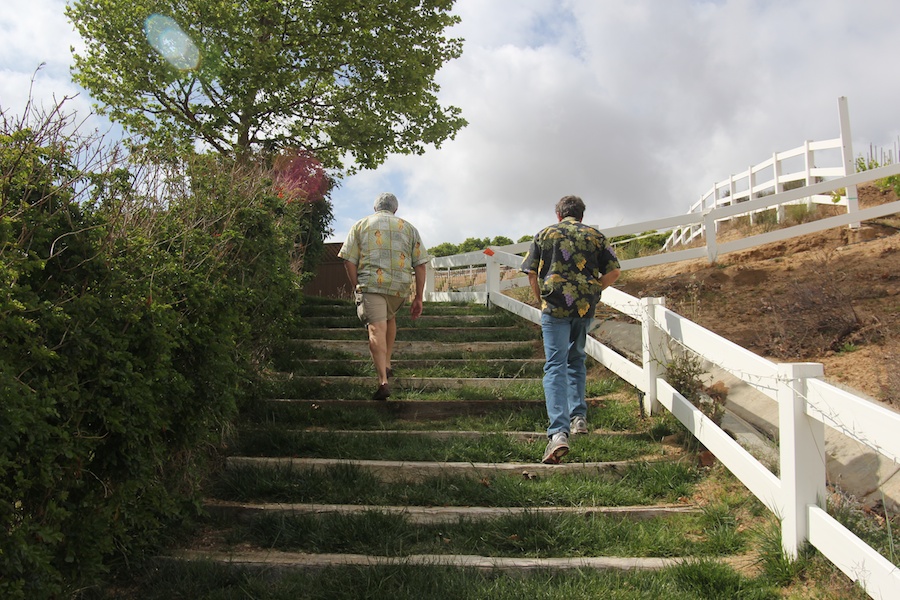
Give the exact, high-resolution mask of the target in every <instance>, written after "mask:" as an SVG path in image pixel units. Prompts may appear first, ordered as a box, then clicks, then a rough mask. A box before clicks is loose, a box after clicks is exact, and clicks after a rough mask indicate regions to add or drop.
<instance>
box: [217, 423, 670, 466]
mask: <svg viewBox="0 0 900 600" xmlns="http://www.w3.org/2000/svg"><path fill="white" fill-rule="evenodd" d="M546 443H547V441H546V439H544V438H541V439H538V440H535V441H530V442H526V441H520V440H516V439H513V438H512V437H510V436H507V435H503V434H501V433H486V434H485V435H483V436H481V437H479V438H476V439H471V438H463V437H457V438H452V439H446V440H444V439H434V438H429V437H422V436H410V435H403V434H378V435H366V434H365V433H364V432H360V433H358V434H354V435H335V434H330V433H328V432H306V431H286V430H284V429H283V428H280V427H266V428H263V429H254V430H243V431H241V432H240V436H239V438H238V439H237V440H236V442H235V443H234V444H233V445H232V446H231V447H230V451H231V453H232V454H237V455H246V456H303V457H306V458H341V459H355V460H362V459H371V460H412V461H437V462H532V461H535V460H536V459H537V458H540V456H541V454H542V453H543V450H544V446H545V445H546ZM569 443H570V445H571V451H570V454H569V460H571V461H574V462H604V461H619V460H633V459H637V458H641V457H647V456H650V455H659V454H660V452H661V448H660V447H659V445H658V444H655V443H654V442H653V441H652V440H650V439H649V438H648V437H646V436H604V435H588V436H573V437H572V439H571V440H570V442H569Z"/></svg>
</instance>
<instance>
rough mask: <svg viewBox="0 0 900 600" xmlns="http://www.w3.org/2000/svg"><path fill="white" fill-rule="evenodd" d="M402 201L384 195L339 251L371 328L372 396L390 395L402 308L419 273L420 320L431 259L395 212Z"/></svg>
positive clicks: (415, 312) (416, 301)
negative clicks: (374, 386)
mask: <svg viewBox="0 0 900 600" xmlns="http://www.w3.org/2000/svg"><path fill="white" fill-rule="evenodd" d="M397 206H398V203H397V197H396V196H394V194H389V193H384V194H381V195H379V196H378V198H376V199H375V206H374V209H375V213H374V214H371V215H369V216H368V217H365V218H363V219H360V220H359V221H357V222H356V223H354V225H353V227H351V228H350V233H349V234H348V235H347V240H346V241H345V242H344V245H343V246H342V247H341V250H340V252H338V256H340V257H341V258H343V259H344V268H345V269H346V271H347V277H348V278H349V279H350V285H352V286H353V288H354V291H355V295H356V312H357V315H358V316H359V319H360V321H362V322H363V324H364V325H365V326H366V329H367V330H368V333H369V352H370V353H371V355H372V362H373V363H374V364H375V373H376V375H377V377H378V389H376V390H375V393H374V394H373V396H372V399H373V400H386V399H387V398H388V397H389V396H390V395H391V388H390V385H389V384H388V377H389V376H391V375H392V374H393V373H392V372H391V353H392V352H393V349H394V340H395V338H396V337H397V319H396V315H397V311H399V310H400V307H402V306H403V303H404V301H405V300H406V299H407V298H409V292H410V286H411V284H412V283H413V278H415V296H414V297H413V300H412V305H411V307H410V315H411V316H412V318H413V319H417V318H419V315H421V314H422V294H423V292H424V290H425V269H426V264H427V263H428V261H429V260H431V258H430V257H429V256H428V251H427V250H426V249H425V246H424V245H423V244H422V238H421V237H420V236H419V232H418V231H417V230H416V228H415V227H413V226H412V224H410V223H409V222H407V221H404V220H403V219H401V218H399V217H397V216H396V215H395V214H394V213H396V212H397Z"/></svg>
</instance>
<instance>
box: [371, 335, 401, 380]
mask: <svg viewBox="0 0 900 600" xmlns="http://www.w3.org/2000/svg"><path fill="white" fill-rule="evenodd" d="M388 330H389V325H388V322H386V321H381V322H379V323H369V352H370V353H371V354H372V362H373V363H374V364H375V374H376V376H377V377H378V383H379V385H383V384H386V383H387V382H388V380H387V365H388V361H389V359H390V354H389V352H388V341H387V338H388ZM394 333H395V334H396V323H395V325H394ZM391 345H393V340H391Z"/></svg>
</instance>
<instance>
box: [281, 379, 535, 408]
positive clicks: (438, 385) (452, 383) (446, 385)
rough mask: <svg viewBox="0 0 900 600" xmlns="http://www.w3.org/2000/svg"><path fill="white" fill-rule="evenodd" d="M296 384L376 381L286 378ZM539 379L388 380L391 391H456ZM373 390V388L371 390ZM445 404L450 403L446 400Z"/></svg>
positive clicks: (368, 381) (368, 382) (366, 382)
mask: <svg viewBox="0 0 900 600" xmlns="http://www.w3.org/2000/svg"><path fill="white" fill-rule="evenodd" d="M288 378H289V379H291V380H292V381H297V382H318V383H321V384H325V385H330V384H336V385H340V384H343V385H363V386H374V384H375V383H377V381H376V380H375V379H374V376H371V375H370V376H360V375H337V376H330V375H312V376H309V377H306V376H299V377H298V376H290V375H289V376H288ZM540 381H541V379H540V378H532V377H527V378H526V377H491V378H488V377H395V378H393V379H391V380H390V383H391V389H405V390H428V389H458V388H463V387H469V388H498V387H503V386H508V385H520V384H522V383H540ZM373 389H374V388H373ZM447 402H452V401H450V400H448V401H447Z"/></svg>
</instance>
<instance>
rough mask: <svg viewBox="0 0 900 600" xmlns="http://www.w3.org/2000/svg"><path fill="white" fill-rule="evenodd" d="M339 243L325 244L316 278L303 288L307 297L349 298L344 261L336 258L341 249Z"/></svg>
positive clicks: (349, 290) (348, 285)
mask: <svg viewBox="0 0 900 600" xmlns="http://www.w3.org/2000/svg"><path fill="white" fill-rule="evenodd" d="M341 245H342V244H341V243H340V242H335V243H331V244H325V251H324V253H323V255H322V262H321V263H320V264H319V269H318V271H317V272H316V276H315V277H314V278H313V279H312V280H310V281H309V282H308V283H307V284H306V285H305V286H303V293H304V294H307V295H309V296H323V297H326V298H350V297H351V295H352V291H353V290H351V289H350V280H349V279H347V272H346V271H344V259H342V258H338V255H337V253H338V252H339V251H340V249H341Z"/></svg>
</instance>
